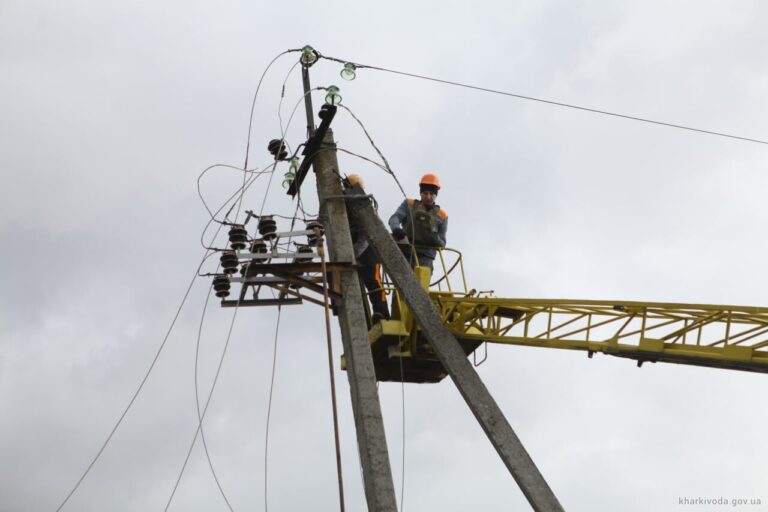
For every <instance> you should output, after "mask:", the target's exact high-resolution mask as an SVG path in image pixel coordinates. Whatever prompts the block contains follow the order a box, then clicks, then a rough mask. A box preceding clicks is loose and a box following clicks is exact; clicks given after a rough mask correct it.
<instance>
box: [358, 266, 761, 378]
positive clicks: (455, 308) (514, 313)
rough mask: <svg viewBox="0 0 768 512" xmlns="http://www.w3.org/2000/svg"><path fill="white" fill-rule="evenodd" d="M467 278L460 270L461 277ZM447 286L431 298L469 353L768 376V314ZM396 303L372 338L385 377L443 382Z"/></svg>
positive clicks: (746, 308) (758, 310) (399, 303)
mask: <svg viewBox="0 0 768 512" xmlns="http://www.w3.org/2000/svg"><path fill="white" fill-rule="evenodd" d="M458 263H459V264H460V265H461V257H460V255H459V257H458ZM455 267H456V265H454V266H453V268H455ZM417 272H421V274H420V277H421V279H422V283H423V284H424V285H425V286H427V283H428V281H427V278H428V277H429V274H428V271H427V270H426V269H423V270H422V269H420V268H417ZM463 275H464V273H463V269H462V279H464V278H463ZM446 282H447V280H446V279H445V278H441V279H439V280H438V281H437V283H446ZM434 284H435V283H433V285H434ZM433 288H434V286H433ZM448 288H449V290H447V291H443V290H433V291H430V293H429V295H430V298H431V299H432V301H433V303H434V304H435V307H436V308H437V310H438V312H439V314H440V317H441V318H442V320H443V323H444V324H445V326H446V327H448V329H449V330H450V331H451V333H452V334H453V335H454V336H455V337H456V338H457V339H458V340H459V342H460V343H461V344H462V346H463V347H464V349H465V352H466V353H467V354H470V353H472V352H474V351H475V350H476V349H477V347H478V346H479V345H480V344H481V343H483V342H488V343H501V344H509V345H523V346H530V347H543V348H557V349H565V350H581V351H584V352H586V353H587V354H588V355H589V357H592V355H593V354H594V353H596V352H600V353H603V354H608V355H612V356H617V357H625V358H629V359H634V360H636V361H637V363H638V366H639V365H642V364H643V363H644V362H654V363H655V362H665V363H678V364H688V365H695V366H706V367H713V368H724V369H731V370H744V371H752V372H762V373H768V308H764V307H749V306H718V305H706V304H676V303H662V302H631V301H602V300H565V299H507V298H499V297H492V296H482V294H477V293H476V292H474V291H470V292H467V291H454V290H452V289H450V288H451V287H450V285H449V286H448ZM464 288H465V289H466V285H465V286H464ZM394 304H395V306H394V308H393V319H392V320H390V321H384V322H381V323H380V324H377V325H375V326H373V328H372V329H371V332H370V341H371V343H372V349H373V353H374V360H375V362H376V365H377V371H378V372H379V373H378V376H379V378H380V379H381V380H397V381H399V380H400V379H401V377H402V378H404V379H405V380H406V381H410V382H436V381H439V380H441V379H442V378H443V377H444V376H445V372H444V371H443V370H442V367H441V366H440V364H439V362H438V361H437V360H436V358H434V357H433V355H432V354H431V351H430V347H429V345H428V344H426V343H424V342H423V340H422V339H421V337H420V335H419V329H418V326H416V325H415V323H414V322H413V320H412V319H411V317H410V315H409V313H408V311H407V308H406V307H405V305H404V304H403V302H402V301H401V300H400V299H399V297H397V295H396V296H395V300H394Z"/></svg>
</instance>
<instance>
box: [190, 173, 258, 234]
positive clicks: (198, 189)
mask: <svg viewBox="0 0 768 512" xmlns="http://www.w3.org/2000/svg"><path fill="white" fill-rule="evenodd" d="M219 167H223V168H225V169H233V170H236V171H238V172H244V173H247V174H251V175H254V174H263V173H267V172H270V171H269V170H263V171H259V168H258V167H256V168H254V169H246V170H245V171H243V169H241V168H240V167H236V166H234V165H227V164H213V165H209V166H208V167H206V168H205V169H204V170H203V172H201V173H200V174H199V175H198V176H197V196H198V197H199V198H200V201H202V203H203V207H205V211H207V212H208V216H210V217H211V219H213V220H215V215H214V214H213V213H212V212H211V209H210V208H209V207H208V203H207V202H206V201H205V197H203V191H202V189H201V187H200V180H201V179H202V178H203V176H205V174H206V173H207V172H208V171H210V170H211V169H216V168H219ZM241 189H242V186H241V187H240V188H238V189H237V192H235V194H237V193H239V192H240V190H241ZM232 198H234V194H233V195H232V197H230V199H228V200H227V201H226V204H228V203H229V201H231V200H232ZM222 209H223V207H222V208H220V209H219V210H218V211H217V212H216V213H218V212H220V211H221V210H222Z"/></svg>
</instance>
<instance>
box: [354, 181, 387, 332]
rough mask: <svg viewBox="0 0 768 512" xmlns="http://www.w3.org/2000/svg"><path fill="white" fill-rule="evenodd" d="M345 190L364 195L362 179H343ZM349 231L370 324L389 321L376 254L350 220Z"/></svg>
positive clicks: (358, 227) (357, 227) (385, 296)
mask: <svg viewBox="0 0 768 512" xmlns="http://www.w3.org/2000/svg"><path fill="white" fill-rule="evenodd" d="M344 186H345V188H351V189H353V190H355V189H357V191H358V192H360V193H363V194H364V193H365V184H364V183H363V179H362V178H361V177H360V176H358V175H357V174H350V175H349V176H348V177H346V178H345V179H344ZM351 219H352V218H351V217H350V225H349V229H350V232H351V234H352V245H353V249H354V252H355V260H356V261H357V265H358V267H357V268H358V270H357V272H358V275H359V276H360V279H361V280H362V281H363V284H364V285H365V288H366V289H367V290H368V299H369V300H370V301H371V310H372V311H373V313H372V314H371V322H372V323H374V324H375V323H377V322H379V321H380V320H389V318H390V317H389V308H388V307H387V292H386V291H384V285H383V284H382V282H381V263H380V262H379V259H378V257H377V256H376V253H375V252H374V251H373V249H372V248H371V246H370V245H369V244H368V239H367V238H366V237H365V234H364V233H363V232H362V230H361V228H360V226H358V225H356V224H355V223H354V222H352V220H351Z"/></svg>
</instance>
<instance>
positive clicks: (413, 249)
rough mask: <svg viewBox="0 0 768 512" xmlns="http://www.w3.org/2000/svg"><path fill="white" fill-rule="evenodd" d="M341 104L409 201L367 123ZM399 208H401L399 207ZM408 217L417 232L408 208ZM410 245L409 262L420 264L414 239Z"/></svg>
mask: <svg viewBox="0 0 768 512" xmlns="http://www.w3.org/2000/svg"><path fill="white" fill-rule="evenodd" d="M341 106H342V107H343V108H344V110H346V111H347V112H348V113H349V115H350V116H352V118H353V119H354V120H355V121H356V122H357V124H358V125H360V128H361V129H362V130H363V133H364V134H365V136H366V137H367V138H368V142H370V144H371V146H373V149H374V150H375V151H376V153H377V154H378V155H379V158H381V161H382V162H383V165H384V167H385V170H386V171H387V172H388V173H389V174H390V175H391V176H392V179H394V180H395V183H396V184H397V188H399V189H400V193H401V194H402V195H403V197H404V198H405V202H407V201H408V195H407V194H406V193H405V189H403V186H402V184H401V183H400V180H399V179H397V175H396V174H395V172H394V171H393V170H392V168H391V167H390V166H389V161H388V160H387V159H386V157H385V156H384V154H383V153H382V152H381V150H380V149H379V147H378V146H377V145H376V143H375V142H374V141H373V137H371V134H370V133H368V130H367V129H366V127H365V124H363V122H362V121H361V120H360V119H359V118H358V117H357V116H356V115H355V113H354V112H352V110H351V109H350V108H349V107H346V106H344V105H341ZM345 152H346V153H349V154H352V155H354V156H358V157H360V158H363V159H364V160H368V161H369V162H370V161H371V160H370V159H368V158H365V157H363V156H361V155H357V154H355V153H352V152H350V151H346V150H345ZM373 163H375V162H373ZM398 209H399V208H398ZM406 219H407V220H408V221H409V223H410V225H411V233H415V232H416V227H415V225H414V220H413V215H411V214H410V210H408V215H407V217H406ZM408 245H409V246H410V248H411V250H410V255H409V258H408V262H409V263H411V261H412V260H413V259H415V261H416V264H417V265H418V264H419V257H418V253H417V251H416V245H415V243H414V241H413V240H409V244H408Z"/></svg>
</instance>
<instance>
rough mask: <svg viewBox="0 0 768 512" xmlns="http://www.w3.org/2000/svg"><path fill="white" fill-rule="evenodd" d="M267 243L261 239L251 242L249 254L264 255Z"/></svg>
mask: <svg viewBox="0 0 768 512" xmlns="http://www.w3.org/2000/svg"><path fill="white" fill-rule="evenodd" d="M267 250H268V249H267V242H265V241H264V240H262V239H261V238H257V239H256V240H254V241H253V242H251V252H252V253H255V254H264V253H265V252H267Z"/></svg>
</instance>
